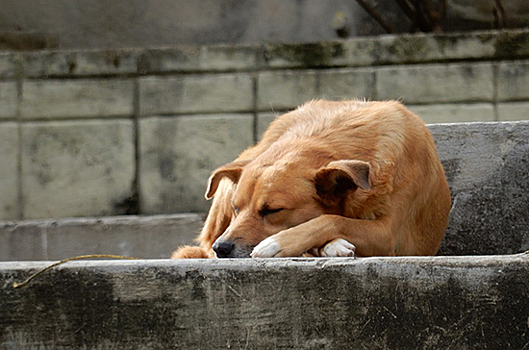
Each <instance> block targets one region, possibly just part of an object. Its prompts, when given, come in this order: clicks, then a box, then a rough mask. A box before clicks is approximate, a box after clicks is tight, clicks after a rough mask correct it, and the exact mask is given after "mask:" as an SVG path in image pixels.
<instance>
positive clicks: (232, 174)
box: [206, 161, 249, 199]
mask: <svg viewBox="0 0 529 350" xmlns="http://www.w3.org/2000/svg"><path fill="white" fill-rule="evenodd" d="M248 163H249V161H235V162H232V163H228V164H226V165H223V166H221V167H220V168H218V169H217V170H215V171H214V172H213V174H212V175H211V176H210V177H209V180H208V188H207V190H206V199H211V198H213V195H214V194H215V192H216V191H217V188H218V187H219V182H220V180H222V179H223V178H224V177H227V178H228V179H230V180H231V181H233V183H237V182H239V178H240V177H241V174H242V169H243V167H244V166H245V165H246V164H248Z"/></svg>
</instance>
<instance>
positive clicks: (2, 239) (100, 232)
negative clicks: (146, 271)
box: [0, 214, 204, 261]
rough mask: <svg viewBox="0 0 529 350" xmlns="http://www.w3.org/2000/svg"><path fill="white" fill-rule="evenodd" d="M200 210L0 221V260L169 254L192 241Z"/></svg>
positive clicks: (161, 256) (196, 228) (195, 232)
mask: <svg viewBox="0 0 529 350" xmlns="http://www.w3.org/2000/svg"><path fill="white" fill-rule="evenodd" d="M203 221H204V215H202V214H176V215H157V216H148V217H139V216H118V217H106V218H105V217H101V218H79V219H61V220H31V221H18V222H17V221H4V222H0V261H1V260H61V259H65V258H68V257H72V256H78V255H85V254H119V255H125V256H132V257H137V258H147V259H149V258H168V257H170V255H171V251H172V250H174V249H175V248H176V247H177V246H179V245H183V244H190V243H192V242H193V239H194V238H195V237H196V236H197V235H198V232H200V228H201V227H202V223H203Z"/></svg>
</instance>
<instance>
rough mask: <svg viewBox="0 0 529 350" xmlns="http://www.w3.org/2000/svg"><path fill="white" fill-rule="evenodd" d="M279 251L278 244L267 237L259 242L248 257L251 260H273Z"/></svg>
mask: <svg viewBox="0 0 529 350" xmlns="http://www.w3.org/2000/svg"><path fill="white" fill-rule="evenodd" d="M280 251H281V247H280V246H279V243H277V242H276V240H275V239H274V237H273V236H272V237H268V238H266V239H264V240H263V241H261V243H259V244H258V245H256V246H255V248H253V251H252V253H251V254H250V256H251V257H252V258H273V257H274V256H276V255H277V253H279V252H280Z"/></svg>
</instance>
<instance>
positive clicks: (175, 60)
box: [0, 29, 529, 78]
mask: <svg viewBox="0 0 529 350" xmlns="http://www.w3.org/2000/svg"><path fill="white" fill-rule="evenodd" d="M528 43H529V30H528V29H521V30H505V31H483V32H480V31H477V32H468V33H448V34H437V35H429V34H413V35H411V34H408V35H383V36H377V37H371V38H352V39H347V40H335V41H325V42H315V43H303V44H284V43H281V44H270V43H265V44H253V45H252V44H243V45H228V44H222V45H210V46H175V47H172V48H152V49H120V50H76V51H72V50H46V51H41V52H31V53H23V54H20V53H7V54H2V60H3V61H5V62H11V61H16V60H18V57H21V65H20V72H19V73H20V76H22V77H25V78H42V77H64V76H70V77H75V76H79V77H83V76H115V75H121V76H129V75H138V74H139V75H144V74H158V73H170V72H220V71H224V72H229V71H241V70H242V71H245V70H246V71H254V70H262V69H286V68H311V67H312V68H314V67H360V66H376V65H391V64H406V63H412V64H413V63H425V62H445V61H457V60H468V59H471V60H496V59H521V58H526V57H529V45H528ZM11 56H12V58H10V57H11ZM15 58H16V59H15ZM0 68H1V66H0ZM17 69H18V68H17ZM0 73H1V70H0ZM17 75H19V74H17ZM1 77H9V75H6V74H0V78H1Z"/></svg>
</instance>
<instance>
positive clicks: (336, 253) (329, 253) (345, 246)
mask: <svg viewBox="0 0 529 350" xmlns="http://www.w3.org/2000/svg"><path fill="white" fill-rule="evenodd" d="M355 250H356V247H355V246H354V245H353V244H351V243H349V242H348V241H346V240H345V239H342V238H338V239H334V240H332V241H330V242H329V243H327V244H326V245H324V246H323V247H322V248H320V256H323V257H326V258H334V257H354V256H355Z"/></svg>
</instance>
